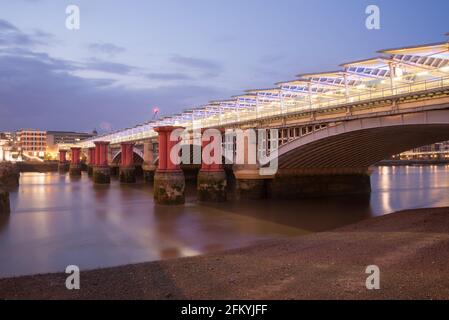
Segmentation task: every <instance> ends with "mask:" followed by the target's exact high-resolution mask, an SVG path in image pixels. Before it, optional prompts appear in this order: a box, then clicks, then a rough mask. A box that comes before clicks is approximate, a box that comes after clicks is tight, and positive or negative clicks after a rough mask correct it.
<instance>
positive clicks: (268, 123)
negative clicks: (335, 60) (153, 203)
mask: <svg viewBox="0 0 449 320" xmlns="http://www.w3.org/2000/svg"><path fill="white" fill-rule="evenodd" d="M340 67H341V69H340V70H337V71H330V72H320V73H313V74H311V73H309V74H300V75H298V76H297V78H296V79H293V80H290V81H284V82H278V83H276V86H275V87H273V88H267V89H253V90H247V91H246V92H244V93H243V94H242V95H238V96H234V97H232V98H231V99H228V100H220V101H211V102H209V103H207V104H206V105H203V106H201V107H197V108H192V109H187V110H184V111H183V112H182V113H179V114H176V115H173V116H169V117H164V118H162V119H159V120H154V121H149V122H146V123H143V124H139V125H137V126H135V127H133V128H126V129H123V130H119V131H116V132H112V133H108V134H105V135H102V136H97V137H95V138H94V139H90V140H85V141H82V142H80V143H79V144H78V145H77V146H75V148H74V149H76V150H78V149H79V152H87V153H89V155H88V157H87V158H88V162H89V164H90V165H91V166H92V167H94V168H95V167H103V168H106V167H110V166H112V167H114V166H118V165H119V164H120V165H121V168H127V167H130V166H133V165H134V164H135V163H139V164H142V167H143V169H144V171H145V175H146V176H147V177H148V179H151V178H152V175H153V174H154V172H155V171H156V174H157V173H158V172H160V174H159V176H160V177H161V176H162V175H163V176H164V177H163V178H162V180H163V182H160V180H161V179H159V178H156V177H155V187H156V185H158V186H159V185H160V184H161V183H162V184H163V188H162V189H163V190H164V191H161V192H165V193H167V192H168V193H170V192H171V196H168V198H167V197H166V198H164V197H162V198H164V199H162V200H161V201H159V202H160V203H171V201H170V199H171V200H173V199H175V198H176V199H177V200H175V201H174V202H173V203H182V202H183V184H182V180H183V177H180V176H179V174H178V176H176V175H174V174H172V175H171V177H169V175H168V173H167V172H172V173H173V172H178V173H179V171H180V168H179V167H178V166H176V165H174V164H172V163H170V160H167V154H169V152H170V150H171V149H170V148H171V147H173V143H172V142H170V141H168V140H167V138H166V137H167V133H169V132H171V130H173V128H176V127H183V128H186V129H187V130H188V131H191V132H194V131H195V130H197V129H201V128H217V129H220V130H226V129H236V128H239V129H248V128H259V129H264V130H267V132H268V131H269V130H270V129H277V130H278V136H277V137H276V138H275V139H276V142H277V143H276V144H275V145H279V147H278V149H277V155H276V157H277V160H278V164H279V168H278V171H277V172H276V174H273V175H272V176H268V177H267V176H261V175H260V173H259V170H258V168H257V166H253V165H249V164H248V165H247V166H245V165H243V166H234V167H232V168H228V169H229V170H231V171H233V175H234V176H235V178H236V179H237V186H238V190H239V194H241V195H242V196H248V197H255V198H257V197H261V196H266V195H270V196H272V197H287V198H289V197H298V196H310V195H314V196H316V195H329V194H348V193H366V192H369V191H370V181H369V167H370V166H372V165H373V164H375V163H377V162H378V161H380V160H382V159H385V158H387V157H390V156H392V155H394V154H398V153H401V152H404V151H407V150H410V149H413V148H416V147H419V146H422V145H426V144H431V143H435V142H440V141H444V140H449V42H448V41H445V42H440V43H434V44H425V45H418V46H410V47H401V48H395V49H386V50H381V51H378V56H376V57H374V58H370V59H366V60H360V61H354V62H348V63H344V64H342V65H341V66H340ZM170 128H171V129H170ZM164 139H165V140H164ZM271 139H273V137H271ZM259 144H260V146H259V148H260V147H267V146H261V145H262V142H261V141H260V142H259ZM206 145H207V143H206ZM265 145H266V142H265ZM161 146H162V148H161ZM203 147H204V142H203ZM268 148H269V146H268ZM271 151H272V150H268V152H271ZM65 152H66V151H64V150H62V153H61V163H67V161H66V158H65ZM77 152H78V151H75V164H74V167H76V165H77V162H78V160H79V154H78V153H77ZM72 158H73V157H72ZM161 159H162V160H163V161H162V162H164V163H161ZM167 161H168V162H167ZM72 162H73V160H72ZM108 169H109V168H108ZM223 169H226V166H225V167H224V168H223V167H220V166H219V167H214V168H213V169H210V168H209V169H208V168H207V166H205V165H204V164H203V165H202V167H201V170H200V176H201V172H203V174H202V175H203V176H205V177H203V178H202V179H200V180H201V181H199V182H198V186H199V187H198V188H199V195H202V196H201V197H200V198H205V199H212V200H214V199H215V200H217V199H218V200H223V199H225V196H223V193H224V192H225V191H224V190H225V189H226V177H225V176H224V175H223V173H222V171H223ZM102 170H103V172H104V173H105V175H106V176H107V172H106V171H107V170H106V171H105V169H102ZM126 170H127V169H123V171H124V172H125V173H124V176H127V177H128V178H124V181H128V182H132V181H133V180H134V179H133V178H132V173H130V172H128V171H126ZM75 171H76V170H75ZM205 172H206V173H207V174H205ZM217 172H219V173H217ZM162 173H163V174H162ZM75 174H76V172H75ZM174 176H176V177H175V178H173V177H174ZM200 176H199V178H200ZM130 177H131V178H130ZM223 179H224V181H223ZM100 180H101V179H100ZM107 180H108V179H107V177H106V182H107ZM157 181H159V182H157ZM201 188H203V189H204V190H202V189H201ZM162 189H161V190H162ZM178 189H179V190H181V192H178V191H177V190H178ZM167 190H169V191H167ZM201 190H202V191H204V192H200V191H201ZM214 190H215V191H214ZM217 190H220V191H217ZM211 193H212V195H211ZM178 196H179V197H178ZM178 198H179V199H178Z"/></svg>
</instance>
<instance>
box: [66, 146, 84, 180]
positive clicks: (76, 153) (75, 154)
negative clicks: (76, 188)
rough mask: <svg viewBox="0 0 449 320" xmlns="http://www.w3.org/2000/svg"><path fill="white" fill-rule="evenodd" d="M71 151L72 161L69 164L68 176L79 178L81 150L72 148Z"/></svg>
mask: <svg viewBox="0 0 449 320" xmlns="http://www.w3.org/2000/svg"><path fill="white" fill-rule="evenodd" d="M71 150H72V161H71V162H70V169H69V174H70V176H72V177H79V176H81V163H80V154H81V148H77V147H73V148H71Z"/></svg>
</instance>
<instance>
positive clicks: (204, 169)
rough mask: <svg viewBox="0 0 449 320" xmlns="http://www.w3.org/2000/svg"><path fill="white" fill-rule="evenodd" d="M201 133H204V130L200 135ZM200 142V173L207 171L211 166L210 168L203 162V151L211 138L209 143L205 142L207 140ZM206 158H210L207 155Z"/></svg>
mask: <svg viewBox="0 0 449 320" xmlns="http://www.w3.org/2000/svg"><path fill="white" fill-rule="evenodd" d="M203 132H204V130H202V132H201V133H203ZM201 141H202V149H201V171H209V170H210V167H211V166H210V165H209V164H206V163H205V162H204V159H203V150H204V148H206V147H207V145H208V144H209V143H210V142H211V141H212V138H211V140H210V141H207V140H201ZM206 158H210V157H208V155H206Z"/></svg>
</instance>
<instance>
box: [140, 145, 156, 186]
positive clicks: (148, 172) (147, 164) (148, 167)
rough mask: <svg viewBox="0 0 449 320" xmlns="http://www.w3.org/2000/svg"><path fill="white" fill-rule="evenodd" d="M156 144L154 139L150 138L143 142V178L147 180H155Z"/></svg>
mask: <svg viewBox="0 0 449 320" xmlns="http://www.w3.org/2000/svg"><path fill="white" fill-rule="evenodd" d="M154 159H155V156H154V144H153V141H151V140H148V141H145V142H144V144H143V165H142V170H143V179H144V181H145V182H153V180H154V174H155V171H156V169H157V168H156V165H155V164H154Z"/></svg>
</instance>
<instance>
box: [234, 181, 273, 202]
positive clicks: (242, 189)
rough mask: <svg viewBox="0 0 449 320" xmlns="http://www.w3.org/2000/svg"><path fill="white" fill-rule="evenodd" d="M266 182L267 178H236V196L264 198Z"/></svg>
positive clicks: (255, 198)
mask: <svg viewBox="0 0 449 320" xmlns="http://www.w3.org/2000/svg"><path fill="white" fill-rule="evenodd" d="M267 183H268V180H265V179H237V184H236V191H237V198H239V199H254V200H257V199H263V198H266V197H267V195H268V192H267Z"/></svg>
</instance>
